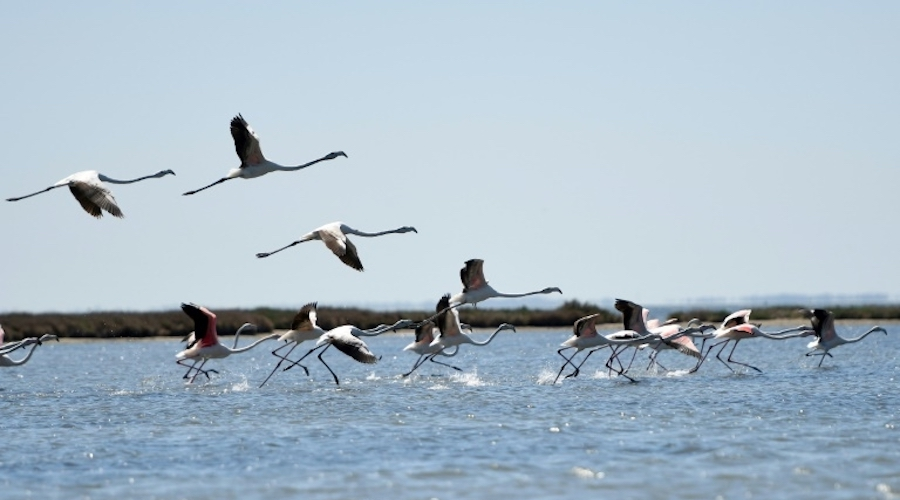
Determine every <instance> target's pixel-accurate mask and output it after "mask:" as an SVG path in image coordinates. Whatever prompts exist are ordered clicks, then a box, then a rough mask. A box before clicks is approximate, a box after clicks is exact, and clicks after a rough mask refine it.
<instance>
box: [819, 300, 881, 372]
mask: <svg viewBox="0 0 900 500" xmlns="http://www.w3.org/2000/svg"><path fill="white" fill-rule="evenodd" d="M804 313H805V314H806V315H807V317H809V319H810V321H811V322H812V326H813V329H814V330H815V332H816V333H815V335H816V340H813V341H812V342H810V343H809V345H808V346H806V347H807V348H809V349H812V351H810V352H808V353H806V355H807V356H821V359H819V364H818V365H817V366H822V362H823V361H825V356H831V354H830V353H829V352H828V351H830V350H832V349H834V348H835V347H837V346H839V345H843V344H852V343H854V342H859V341H860V340H862V339H864V338H866V336H867V335H868V334H870V333H872V332H882V333H884V334H885V335H887V330H885V329H884V328H882V327H880V326H873V327H872V328H870V329H869V330H868V331H867V332H866V333H863V334H862V335H860V336H858V337H854V338H850V339H845V338H843V337H841V336H840V335H838V334H837V332H836V331H835V329H834V313H832V312H831V311H827V310H825V309H811V310H809V309H807V310H804ZM816 351H822V352H816Z"/></svg>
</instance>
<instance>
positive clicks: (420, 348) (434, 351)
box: [403, 320, 462, 377]
mask: <svg viewBox="0 0 900 500" xmlns="http://www.w3.org/2000/svg"><path fill="white" fill-rule="evenodd" d="M436 330H437V331H438V332H440V330H438V328H437V327H436V326H435V325H434V323H433V322H431V321H429V320H425V321H423V322H422V323H420V324H419V326H417V327H416V340H415V341H413V342H412V343H411V344H409V345H408V346H406V347H404V348H403V350H404V351H412V352H414V353H416V354H418V355H419V359H417V360H416V363H415V364H414V365H413V367H412V369H411V370H410V371H408V372H406V373H404V374H403V376H404V377H408V376H409V375H410V374H412V372H414V371H416V369H417V368H419V367H420V366H422V364H424V363H425V362H426V361H431V362H432V363H437V364H439V365H444V366H448V367H450V368H453V369H454V370H456V371H462V369H461V368H458V367H456V366H453V365H450V364H447V363H442V362H440V361H438V360H436V359H434V358H435V357H436V356H438V355H441V356H446V357H452V356H456V353H458V352H459V346H455V347H454V348H453V351H452V352H451V353H449V354H448V353H445V352H444V348H443V347H441V346H439V345H435V346H432V345H431V343H432V342H434V339H435V338H436V337H435V335H434V332H435V331H436Z"/></svg>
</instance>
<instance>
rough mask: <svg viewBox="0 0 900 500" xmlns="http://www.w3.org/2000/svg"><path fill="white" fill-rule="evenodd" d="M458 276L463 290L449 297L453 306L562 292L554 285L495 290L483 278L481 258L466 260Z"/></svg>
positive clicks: (482, 261)
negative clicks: (505, 290) (510, 290)
mask: <svg viewBox="0 0 900 500" xmlns="http://www.w3.org/2000/svg"><path fill="white" fill-rule="evenodd" d="M459 276H460V278H461V279H462V284H463V291H462V292H460V293H458V294H456V295H454V296H453V298H451V299H450V305H452V306H453V307H457V306H460V305H462V304H472V305H475V304H477V303H479V302H481V301H483V300H487V299H490V298H493V297H506V298H515V297H527V296H529V295H538V294H549V293H553V292H556V293H560V294H561V293H562V290H560V289H559V288H557V287H555V286H553V287H548V288H544V289H542V290H537V291H534V292H526V293H500V292H498V291H497V290H494V288H493V287H491V285H489V284H488V282H487V280H486V279H484V260H482V259H469V260H467V261H466V266H465V267H463V268H462V269H460V270H459ZM448 307H449V306H448ZM439 326H440V325H439Z"/></svg>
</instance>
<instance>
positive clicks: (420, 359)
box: [402, 354, 428, 377]
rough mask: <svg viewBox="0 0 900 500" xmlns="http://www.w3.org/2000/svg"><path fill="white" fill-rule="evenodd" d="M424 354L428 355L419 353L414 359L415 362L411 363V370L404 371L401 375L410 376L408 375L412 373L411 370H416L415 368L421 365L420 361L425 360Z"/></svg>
mask: <svg viewBox="0 0 900 500" xmlns="http://www.w3.org/2000/svg"><path fill="white" fill-rule="evenodd" d="M426 356H428V355H427V354H420V355H419V359H417V360H416V364H414V365H413V367H412V370H410V371H408V372H406V373H404V374H403V375H402V376H403V377H408V376H410V375H411V374H412V372H414V371H416V369H417V368H418V367H420V366H422V363H424V362H425V357H426Z"/></svg>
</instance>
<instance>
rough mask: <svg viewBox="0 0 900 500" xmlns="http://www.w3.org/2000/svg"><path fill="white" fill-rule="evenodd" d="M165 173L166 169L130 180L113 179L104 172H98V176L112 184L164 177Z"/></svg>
mask: <svg viewBox="0 0 900 500" xmlns="http://www.w3.org/2000/svg"><path fill="white" fill-rule="evenodd" d="M164 175H166V172H165V171H162V172H157V173H155V174H153V175H145V176H143V177H138V178H137V179H130V180H119V179H113V178H111V177H107V176H105V175H103V174H98V175H97V177H99V178H100V180H101V181H103V182H108V183H110V184H131V183H134V182H140V181H142V180H145V179H155V178H157V177H162V176H164Z"/></svg>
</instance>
